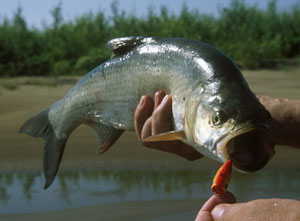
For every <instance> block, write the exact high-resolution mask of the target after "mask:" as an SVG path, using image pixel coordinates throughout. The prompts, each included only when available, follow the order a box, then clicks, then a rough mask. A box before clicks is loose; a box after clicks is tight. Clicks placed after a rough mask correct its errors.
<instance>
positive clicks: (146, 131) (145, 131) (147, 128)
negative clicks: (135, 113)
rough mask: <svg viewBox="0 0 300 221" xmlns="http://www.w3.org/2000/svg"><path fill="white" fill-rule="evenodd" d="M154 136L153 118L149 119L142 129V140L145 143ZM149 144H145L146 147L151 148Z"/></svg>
mask: <svg viewBox="0 0 300 221" xmlns="http://www.w3.org/2000/svg"><path fill="white" fill-rule="evenodd" d="M150 136H152V117H149V118H148V119H147V120H146V122H145V123H144V126H143V128H142V131H141V140H142V142H143V140H144V139H145V138H147V137H150ZM148 143H149V142H146V143H144V142H143V144H144V145H146V146H149V145H147V144H148ZM151 143H152V142H150V143H149V144H151Z"/></svg>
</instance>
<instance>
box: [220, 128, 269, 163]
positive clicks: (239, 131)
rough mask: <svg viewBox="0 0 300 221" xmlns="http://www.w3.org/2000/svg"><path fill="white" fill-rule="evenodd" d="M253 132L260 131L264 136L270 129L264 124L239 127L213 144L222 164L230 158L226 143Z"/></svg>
mask: <svg viewBox="0 0 300 221" xmlns="http://www.w3.org/2000/svg"><path fill="white" fill-rule="evenodd" d="M254 130H259V131H262V132H264V133H266V134H268V133H270V131H271V130H270V128H269V126H267V125H266V124H254V125H250V126H249V125H247V126H241V127H239V128H238V129H235V130H232V131H230V132H229V133H227V134H225V135H223V136H221V137H220V138H219V139H218V140H217V141H216V143H215V150H216V152H217V155H218V157H219V158H221V159H222V160H223V162H225V161H227V160H229V159H230V156H229V154H228V151H227V143H228V142H229V141H230V140H232V139H233V138H235V137H237V136H239V135H241V134H245V133H248V132H251V131H254Z"/></svg>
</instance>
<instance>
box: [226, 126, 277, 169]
mask: <svg viewBox="0 0 300 221" xmlns="http://www.w3.org/2000/svg"><path fill="white" fill-rule="evenodd" d="M226 146H227V153H228V156H229V158H230V159H231V160H232V162H233V167H235V168H236V169H239V170H242V171H246V172H254V171H257V170H259V169H262V168H263V167H264V166H265V165H266V164H267V163H268V162H269V160H270V159H271V158H272V156H273V155H274V154H275V151H274V144H273V143H272V142H271V139H270V137H269V135H268V133H267V132H265V131H262V130H252V131H250V132H247V133H243V134H240V135H238V136H236V137H233V138H232V139H230V140H229V141H228V143H227V145H226Z"/></svg>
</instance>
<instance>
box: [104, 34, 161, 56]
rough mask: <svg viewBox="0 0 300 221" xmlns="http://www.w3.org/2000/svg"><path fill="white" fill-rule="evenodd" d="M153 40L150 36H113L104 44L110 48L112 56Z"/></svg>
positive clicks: (119, 54)
mask: <svg viewBox="0 0 300 221" xmlns="http://www.w3.org/2000/svg"><path fill="white" fill-rule="evenodd" d="M150 42H155V39H154V38H152V37H141V36H138V37H123V38H115V39H112V40H110V41H109V42H107V44H106V46H107V47H108V48H109V49H110V50H111V52H112V57H118V56H121V55H124V54H126V53H127V52H129V51H131V50H133V49H134V48H135V47H137V46H139V45H142V44H145V43H150Z"/></svg>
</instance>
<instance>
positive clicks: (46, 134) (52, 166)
mask: <svg viewBox="0 0 300 221" xmlns="http://www.w3.org/2000/svg"><path fill="white" fill-rule="evenodd" d="M48 113H49V108H47V109H45V110H43V111H41V112H39V113H37V114H36V115H34V116H32V117H31V118H29V119H28V120H27V121H26V122H25V123H24V124H23V125H22V127H21V128H20V133H25V134H28V135H30V136H32V137H43V138H44V139H45V151H44V175H45V178H46V183H45V186H44V189H47V188H48V187H49V186H50V185H51V184H52V182H53V180H54V178H55V176H56V174H57V171H58V168H59V164H60V161H61V158H62V155H63V152H64V149H65V144H66V141H67V139H68V137H65V138H64V139H58V138H57V137H56V135H55V133H54V130H53V127H52V126H51V124H50V122H49V119H48Z"/></svg>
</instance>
